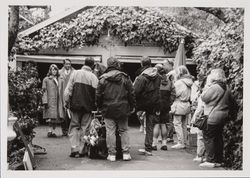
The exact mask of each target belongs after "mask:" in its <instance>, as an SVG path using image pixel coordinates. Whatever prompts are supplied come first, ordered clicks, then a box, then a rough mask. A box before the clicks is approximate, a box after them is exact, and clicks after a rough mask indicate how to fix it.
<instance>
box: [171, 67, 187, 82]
mask: <svg viewBox="0 0 250 178" xmlns="http://www.w3.org/2000/svg"><path fill="white" fill-rule="evenodd" d="M175 73H176V79H177V80H178V79H180V78H181V77H182V76H184V75H187V76H189V75H190V73H189V71H188V69H187V67H186V66H183V65H182V66H179V67H177V68H176V69H175Z"/></svg>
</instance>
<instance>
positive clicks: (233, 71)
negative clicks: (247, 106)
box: [194, 9, 244, 169]
mask: <svg viewBox="0 0 250 178" xmlns="http://www.w3.org/2000/svg"><path fill="white" fill-rule="evenodd" d="M231 12H232V13H230V14H227V15H228V16H229V17H228V19H229V22H228V23H226V24H223V25H221V26H219V28H218V29H217V30H215V31H214V32H213V33H212V34H211V35H210V36H209V37H208V38H207V39H206V40H204V41H203V42H201V44H199V46H198V47H197V48H195V51H194V61H195V62H196V63H197V70H198V72H199V73H203V74H208V73H209V72H210V71H211V69H213V68H222V69H223V70H224V71H225V73H226V76H227V79H228V84H229V85H230V88H231V91H232V93H233V95H234V97H235V99H236V101H237V104H238V106H239V110H238V113H237V110H236V108H233V109H234V110H233V112H232V113H231V114H232V115H231V117H230V120H229V121H228V122H227V123H226V126H225V129H224V137H225V155H224V157H225V165H226V166H227V167H229V168H231V169H242V156H243V155H242V137H243V132H242V123H243V43H244V41H243V39H244V36H243V34H244V25H243V14H244V10H243V9H231ZM236 113H237V114H236Z"/></svg>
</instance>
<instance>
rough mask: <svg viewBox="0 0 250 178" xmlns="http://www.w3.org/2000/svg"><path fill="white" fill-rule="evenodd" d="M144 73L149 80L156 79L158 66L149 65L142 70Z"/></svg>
mask: <svg viewBox="0 0 250 178" xmlns="http://www.w3.org/2000/svg"><path fill="white" fill-rule="evenodd" d="M142 75H144V76H146V77H147V78H148V79H149V80H154V79H156V78H157V76H158V71H157V69H156V68H153V67H149V68H147V69H145V70H144V71H143V72H142Z"/></svg>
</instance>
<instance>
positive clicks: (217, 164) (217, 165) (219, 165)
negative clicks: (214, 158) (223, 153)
mask: <svg viewBox="0 0 250 178" xmlns="http://www.w3.org/2000/svg"><path fill="white" fill-rule="evenodd" d="M221 166H222V164H221V163H215V164H214V167H221Z"/></svg>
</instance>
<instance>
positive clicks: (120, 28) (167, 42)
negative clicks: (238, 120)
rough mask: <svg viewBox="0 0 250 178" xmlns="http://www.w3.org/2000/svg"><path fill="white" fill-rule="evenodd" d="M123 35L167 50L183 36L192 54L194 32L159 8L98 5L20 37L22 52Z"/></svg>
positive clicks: (127, 40) (128, 41)
mask: <svg viewBox="0 0 250 178" xmlns="http://www.w3.org/2000/svg"><path fill="white" fill-rule="evenodd" d="M107 30H109V31H110V35H112V36H115V37H117V38H118V39H120V40H121V41H122V42H123V43H124V45H125V46H126V45H132V44H141V43H143V42H149V43H154V44H157V46H160V47H162V48H163V49H164V51H165V52H170V53H171V52H174V51H176V50H177V48H178V45H179V41H180V38H185V40H186V45H185V47H186V50H187V54H188V55H189V56H191V55H192V52H191V51H192V49H193V47H194V36H195V35H193V33H192V32H190V31H188V30H186V29H185V28H180V25H178V24H177V23H176V22H175V19H174V18H173V17H170V16H167V15H166V14H163V13H162V12H161V11H159V9H154V8H141V7H103V6H102V7H100V6H98V7H94V8H91V9H88V10H86V11H83V12H82V13H80V14H78V16H77V18H74V19H72V20H71V21H70V22H68V23H66V22H57V23H54V24H52V25H49V26H47V27H44V28H43V29H41V30H40V32H39V33H38V34H36V35H35V36H33V37H28V36H26V37H23V38H20V37H19V38H18V42H17V44H18V47H19V52H27V51H35V52H37V51H39V50H40V49H52V50H55V49H58V48H62V49H65V50H68V49H72V48H76V47H82V46H91V45H98V44H99V39H100V36H101V35H105V34H107Z"/></svg>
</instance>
